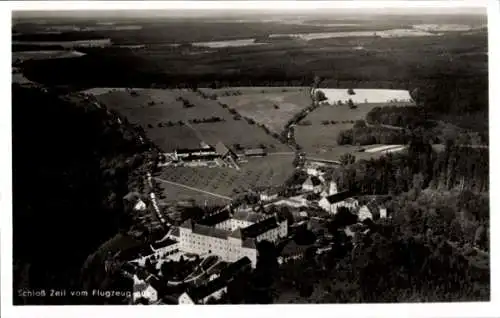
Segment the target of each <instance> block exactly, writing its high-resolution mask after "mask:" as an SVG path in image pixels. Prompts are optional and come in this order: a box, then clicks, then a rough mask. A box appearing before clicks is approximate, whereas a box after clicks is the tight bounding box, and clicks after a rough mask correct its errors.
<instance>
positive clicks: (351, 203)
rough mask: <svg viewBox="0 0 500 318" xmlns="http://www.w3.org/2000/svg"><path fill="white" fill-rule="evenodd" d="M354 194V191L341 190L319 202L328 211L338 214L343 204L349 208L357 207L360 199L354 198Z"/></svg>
mask: <svg viewBox="0 0 500 318" xmlns="http://www.w3.org/2000/svg"><path fill="white" fill-rule="evenodd" d="M352 196H353V193H352V192H350V191H344V192H339V193H336V194H333V195H329V196H327V197H324V198H322V199H321V200H320V201H319V203H318V204H319V206H320V207H321V208H322V209H323V210H325V211H326V212H328V213H330V214H336V213H337V210H338V208H339V207H342V206H343V207H346V208H348V209H355V208H357V207H358V205H359V203H358V201H357V200H356V199H354V198H352Z"/></svg>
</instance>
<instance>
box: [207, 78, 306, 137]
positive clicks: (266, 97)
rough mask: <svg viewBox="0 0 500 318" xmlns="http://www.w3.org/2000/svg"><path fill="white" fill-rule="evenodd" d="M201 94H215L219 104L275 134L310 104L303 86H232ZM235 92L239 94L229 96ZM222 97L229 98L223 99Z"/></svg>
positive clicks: (208, 90)
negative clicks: (225, 105) (232, 109)
mask: <svg viewBox="0 0 500 318" xmlns="http://www.w3.org/2000/svg"><path fill="white" fill-rule="evenodd" d="M205 92H206V93H209V94H213V93H215V94H217V96H218V100H219V101H220V102H221V103H223V104H227V105H228V106H229V107H231V108H234V109H236V110H237V111H238V113H239V114H241V115H242V116H245V117H248V118H252V119H253V120H255V121H256V122H258V123H260V124H263V125H265V126H266V127H268V128H269V129H270V130H272V131H273V132H276V133H280V132H281V131H282V130H283V128H284V127H285V125H286V123H287V121H288V120H289V119H290V118H292V117H293V115H295V114H296V113H298V112H300V111H301V110H302V109H304V108H305V107H307V106H309V105H310V104H311V99H310V97H309V93H308V89H307V88H305V87H236V88H230V89H227V88H226V89H215V90H210V89H207V90H205ZM235 92H238V93H241V95H237V96H234V95H232V94H234V93H235ZM226 94H229V95H231V96H225V95H226Z"/></svg>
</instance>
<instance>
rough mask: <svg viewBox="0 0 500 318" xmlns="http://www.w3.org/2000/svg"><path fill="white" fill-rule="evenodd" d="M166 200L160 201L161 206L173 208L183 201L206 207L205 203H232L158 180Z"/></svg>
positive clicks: (217, 204) (212, 204) (216, 204)
mask: <svg viewBox="0 0 500 318" xmlns="http://www.w3.org/2000/svg"><path fill="white" fill-rule="evenodd" d="M156 183H157V184H158V185H159V187H160V189H161V191H162V192H163V195H164V196H165V198H164V199H163V198H162V199H159V200H158V201H159V203H158V204H159V205H160V206H162V205H166V206H171V205H175V204H176V203H178V202H181V201H191V200H193V201H194V202H195V204H196V205H204V204H205V203H206V204H207V205H209V206H214V205H215V206H220V205H225V204H227V203H229V202H230V200H225V199H223V198H219V197H216V196H213V195H209V194H204V193H202V192H198V191H194V190H190V189H187V188H183V187H180V186H177V185H174V184H169V183H166V182H160V181H158V180H156Z"/></svg>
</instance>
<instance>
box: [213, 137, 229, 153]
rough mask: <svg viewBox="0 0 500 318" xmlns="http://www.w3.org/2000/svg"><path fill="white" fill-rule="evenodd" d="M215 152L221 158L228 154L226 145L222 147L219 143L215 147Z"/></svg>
mask: <svg viewBox="0 0 500 318" xmlns="http://www.w3.org/2000/svg"><path fill="white" fill-rule="evenodd" d="M215 150H216V151H217V153H218V154H219V155H221V156H225V155H226V154H227V153H228V152H229V149H228V148H227V147H226V145H224V144H223V143H222V142H220V141H219V142H218V143H217V144H216V145H215Z"/></svg>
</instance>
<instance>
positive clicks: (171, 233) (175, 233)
mask: <svg viewBox="0 0 500 318" xmlns="http://www.w3.org/2000/svg"><path fill="white" fill-rule="evenodd" d="M170 235H172V236H176V237H179V228H178V227H174V228H172V232H170Z"/></svg>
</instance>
